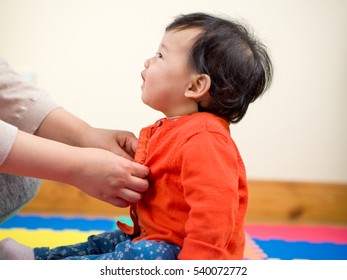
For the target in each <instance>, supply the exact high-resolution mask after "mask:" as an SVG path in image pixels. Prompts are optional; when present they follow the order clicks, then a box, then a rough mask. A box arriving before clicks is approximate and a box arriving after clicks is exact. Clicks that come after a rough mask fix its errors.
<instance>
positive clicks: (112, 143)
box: [82, 126, 137, 159]
mask: <svg viewBox="0 0 347 280" xmlns="http://www.w3.org/2000/svg"><path fill="white" fill-rule="evenodd" d="M82 145H83V147H95V148H101V149H106V150H108V151H111V152H113V153H115V154H116V155H119V156H122V157H124V158H127V159H133V158H134V155H135V151H136V146H137V138H136V137H135V135H134V134H133V133H132V132H129V131H123V130H111V129H101V128H95V127H91V126H90V127H87V129H86V131H85V133H84V137H83V144H82Z"/></svg>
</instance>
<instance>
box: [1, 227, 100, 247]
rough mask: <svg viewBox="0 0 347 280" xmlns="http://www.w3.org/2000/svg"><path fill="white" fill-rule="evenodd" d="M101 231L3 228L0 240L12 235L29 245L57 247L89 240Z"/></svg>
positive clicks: (18, 240) (13, 237)
mask: <svg viewBox="0 0 347 280" xmlns="http://www.w3.org/2000/svg"><path fill="white" fill-rule="evenodd" d="M99 233H100V231H83V232H82V231H77V230H63V231H54V230H49V229H39V230H26V229H1V230H0V240H2V239H4V238H7V237H10V238H12V239H14V240H16V241H17V242H19V243H21V244H24V245H27V246H29V247H51V248H52V247H57V246H62V245H70V244H76V243H80V242H84V241H86V240H87V238H88V236H90V235H93V234H99Z"/></svg>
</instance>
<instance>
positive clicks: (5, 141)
mask: <svg viewBox="0 0 347 280" xmlns="http://www.w3.org/2000/svg"><path fill="white" fill-rule="evenodd" d="M17 131H18V128H17V127H15V126H13V125H10V124H8V123H5V122H3V121H1V120H0V166H1V165H2V164H3V162H4V161H5V159H6V157H7V155H8V153H9V152H10V150H11V148H12V145H13V143H14V140H15V139H16V135H17Z"/></svg>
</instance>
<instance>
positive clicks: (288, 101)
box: [0, 0, 347, 183]
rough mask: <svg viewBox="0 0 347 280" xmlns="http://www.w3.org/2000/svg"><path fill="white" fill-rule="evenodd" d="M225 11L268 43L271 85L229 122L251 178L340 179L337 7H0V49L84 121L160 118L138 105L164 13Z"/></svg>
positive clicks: (29, 0) (56, 3)
mask: <svg viewBox="0 0 347 280" xmlns="http://www.w3.org/2000/svg"><path fill="white" fill-rule="evenodd" d="M193 11H203V12H210V13H214V14H227V15H230V16H233V17H236V18H239V19H243V20H244V21H245V22H246V23H248V24H250V25H252V26H253V28H254V30H255V32H256V34H258V36H259V37H260V38H261V39H262V40H263V42H264V43H265V44H266V45H267V46H268V48H269V49H270V52H271V56H272V59H273V62H274V69H275V76H274V81H273V85H272V87H271V89H270V90H269V91H268V92H267V93H266V94H265V95H264V96H263V97H262V99H260V100H258V101H256V102H255V103H254V104H252V105H251V106H250V108H249V112H248V113H247V115H246V117H245V119H244V120H242V121H241V123H240V124H238V125H236V126H234V127H232V135H233V137H234V138H235V140H236V142H237V144H238V146H239V148H240V151H241V153H242V154H243V157H244V161H245V164H246V167H247V170H248V175H249V178H251V179H275V180H276V179H279V180H302V181H308V180H309V181H327V182H344V183H346V182H347V147H346V145H347V144H346V143H347V125H346V120H347V112H346V109H345V108H346V105H347V75H346V74H347V70H346V69H347V67H346V66H347V19H346V11H347V1H345V0H340V1H339V0H331V1H326V0H304V1H301V0H292V1H290V0H288V1H278V0H262V1H258V0H249V1H241V0H240V1H235V0H234V1H232V0H175V1H170V2H169V1H157V0H146V1H142V0H138V1H135V0H133V1H115V0H88V1H86V0H0V54H1V55H2V56H3V57H5V58H6V59H7V60H8V61H9V63H10V64H11V65H12V66H13V67H14V68H15V69H16V70H17V71H19V72H22V73H27V72H29V74H30V73H31V74H34V76H35V77H36V80H35V82H36V84H37V85H38V86H40V87H42V88H44V89H46V90H48V91H49V92H50V93H51V95H52V96H53V97H54V98H55V99H56V100H57V101H58V102H60V103H61V104H62V105H63V106H64V107H66V108H67V109H68V110H70V111H71V112H73V113H75V114H76V115H78V116H80V117H81V118H83V119H85V120H87V121H88V122H90V123H91V124H92V125H95V126H100V127H105V128H118V129H127V130H131V131H133V132H135V133H136V134H137V133H138V131H139V129H140V128H141V127H142V126H145V125H148V124H149V123H152V122H153V121H155V120H156V119H157V118H159V117H162V115H161V114H160V113H158V112H154V111H153V110H151V109H150V108H147V107H146V106H145V105H143V104H142V102H141V99H140V94H141V92H140V85H141V77H140V71H141V70H142V69H143V61H144V60H145V59H146V58H148V57H150V56H152V55H153V54H154V53H155V52H156V50H157V46H158V44H159V41H160V39H161V36H162V34H163V30H164V28H165V26H166V25H167V24H168V23H169V22H171V20H172V19H173V17H174V16H176V15H178V14H180V13H187V12H193Z"/></svg>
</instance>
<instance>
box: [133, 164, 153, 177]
mask: <svg viewBox="0 0 347 280" xmlns="http://www.w3.org/2000/svg"><path fill="white" fill-rule="evenodd" d="M132 164H133V169H132V171H131V175H132V176H135V177H138V178H146V177H147V176H148V174H149V168H148V167H147V166H144V165H142V164H139V163H137V162H133V163H132Z"/></svg>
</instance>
